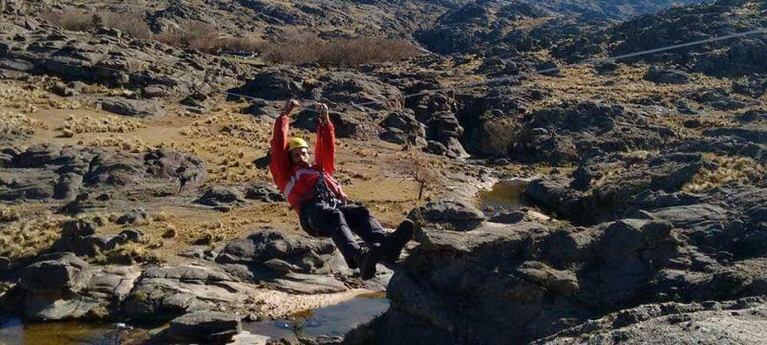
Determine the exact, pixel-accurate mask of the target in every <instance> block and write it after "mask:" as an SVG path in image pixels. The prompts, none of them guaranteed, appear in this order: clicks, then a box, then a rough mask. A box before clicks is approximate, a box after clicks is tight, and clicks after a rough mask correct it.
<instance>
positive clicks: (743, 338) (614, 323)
mask: <svg viewBox="0 0 767 345" xmlns="http://www.w3.org/2000/svg"><path fill="white" fill-rule="evenodd" d="M764 317H765V301H764V299H763V298H744V299H741V300H736V301H725V302H705V303H701V304H698V303H692V304H679V303H664V304H654V305H647V306H640V307H637V308H633V309H629V310H624V311H621V312H618V313H613V314H610V315H608V316H605V317H603V318H601V319H598V320H594V321H590V322H588V323H586V324H583V325H580V326H577V327H573V328H571V329H567V330H565V331H562V332H560V333H558V334H556V335H554V336H551V337H547V338H544V339H541V340H538V341H536V342H534V343H533V344H536V345H538V344H549V345H555V344H589V343H593V342H599V343H600V344H641V343H644V342H646V341H647V339H652V341H653V343H655V344H677V343H679V340H680V339H684V340H685V341H692V342H695V343H699V344H713V343H717V342H721V341H725V342H733V343H738V344H759V343H761V342H762V339H763V337H764V328H762V327H759V326H757V327H754V326H755V325H763V324H764ZM723 339H727V340H723Z"/></svg>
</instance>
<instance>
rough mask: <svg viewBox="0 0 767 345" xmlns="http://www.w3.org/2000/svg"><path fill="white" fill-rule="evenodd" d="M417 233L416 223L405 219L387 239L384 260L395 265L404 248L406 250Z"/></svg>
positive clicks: (384, 246) (384, 245)
mask: <svg viewBox="0 0 767 345" xmlns="http://www.w3.org/2000/svg"><path fill="white" fill-rule="evenodd" d="M414 233H415V223H413V221H411V220H410V219H405V220H404V221H403V222H402V223H400V224H399V226H397V230H394V232H393V233H391V234H390V235H389V236H387V237H386V241H384V244H383V246H382V247H383V252H384V260H386V261H387V262H391V263H395V262H397V260H399V256H400V254H401V253H402V248H405V245H407V243H408V242H410V240H411V239H413V234H414Z"/></svg>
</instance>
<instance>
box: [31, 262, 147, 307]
mask: <svg viewBox="0 0 767 345" xmlns="http://www.w3.org/2000/svg"><path fill="white" fill-rule="evenodd" d="M40 260H41V261H38V262H36V263H34V264H32V265H30V266H28V267H27V268H25V269H24V270H23V271H22V274H21V279H20V281H19V289H21V291H22V293H23V296H24V297H23V298H24V315H25V316H26V317H28V318H30V319H33V320H41V321H47V320H66V319H79V318H88V319H104V318H109V317H112V316H114V315H117V314H116V313H117V312H118V311H119V307H120V303H121V302H122V301H123V300H124V299H125V297H126V296H127V295H128V293H129V292H130V291H131V289H132V288H133V283H134V281H135V280H136V278H137V277H138V276H139V274H140V271H139V270H138V268H136V267H135V266H104V267H95V266H90V265H88V264H87V263H86V262H85V261H83V260H81V259H80V258H78V257H76V256H74V255H72V254H70V253H65V254H49V255H46V256H43V257H41V258H40Z"/></svg>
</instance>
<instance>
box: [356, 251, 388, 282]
mask: <svg viewBox="0 0 767 345" xmlns="http://www.w3.org/2000/svg"><path fill="white" fill-rule="evenodd" d="M382 255H383V251H382V250H381V245H380V244H378V243H373V244H372V245H371V246H370V247H369V248H362V250H360V254H359V256H357V260H356V261H357V266H359V268H360V276H361V277H362V280H368V279H370V278H373V277H375V275H376V264H378V261H379V260H381V256H382Z"/></svg>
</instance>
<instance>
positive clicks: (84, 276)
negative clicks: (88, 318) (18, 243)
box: [19, 253, 89, 292]
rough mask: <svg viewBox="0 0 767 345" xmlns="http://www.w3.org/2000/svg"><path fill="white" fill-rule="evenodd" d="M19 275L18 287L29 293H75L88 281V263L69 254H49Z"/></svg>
mask: <svg viewBox="0 0 767 345" xmlns="http://www.w3.org/2000/svg"><path fill="white" fill-rule="evenodd" d="M39 259H40V261H38V262H36V263H34V264H32V265H30V266H28V267H27V268H25V269H24V271H23V272H22V273H21V278H20V280H19V286H20V287H21V288H22V289H25V290H27V291H31V292H45V291H49V290H54V291H69V292H77V291H79V290H81V289H82V288H84V287H85V284H86V283H87V280H88V279H89V276H88V272H87V269H88V267H89V265H88V263H87V262H85V261H83V260H82V259H80V258H78V257H76V256H74V255H73V254H70V253H64V254H50V255H47V256H43V257H40V258H39Z"/></svg>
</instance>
